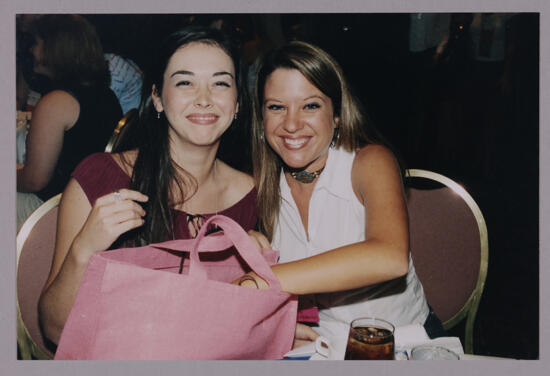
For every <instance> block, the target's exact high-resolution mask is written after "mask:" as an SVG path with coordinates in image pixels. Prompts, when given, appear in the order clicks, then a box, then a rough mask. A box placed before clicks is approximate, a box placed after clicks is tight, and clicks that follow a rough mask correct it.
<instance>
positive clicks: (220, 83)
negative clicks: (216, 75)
mask: <svg viewBox="0 0 550 376" xmlns="http://www.w3.org/2000/svg"><path fill="white" fill-rule="evenodd" d="M214 85H216V86H225V87H231V84H230V83H229V82H225V81H217V82H216V83H215V84H214Z"/></svg>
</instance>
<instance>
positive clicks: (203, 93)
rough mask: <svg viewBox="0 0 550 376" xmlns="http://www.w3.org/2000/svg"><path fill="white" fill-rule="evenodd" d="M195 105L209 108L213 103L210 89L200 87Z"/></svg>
mask: <svg viewBox="0 0 550 376" xmlns="http://www.w3.org/2000/svg"><path fill="white" fill-rule="evenodd" d="M194 105H195V106H197V107H201V108H208V107H210V106H211V105H212V100H211V97H210V90H209V89H208V88H207V87H200V88H199V89H198V92H197V96H196V98H195V102H194Z"/></svg>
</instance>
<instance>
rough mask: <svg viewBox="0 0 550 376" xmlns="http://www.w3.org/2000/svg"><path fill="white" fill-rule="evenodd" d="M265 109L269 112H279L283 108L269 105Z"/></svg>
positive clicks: (277, 105)
mask: <svg viewBox="0 0 550 376" xmlns="http://www.w3.org/2000/svg"><path fill="white" fill-rule="evenodd" d="M266 108H267V109H268V110H269V111H280V110H282V109H283V108H284V107H283V106H281V105H280V104H270V105H269V106H266Z"/></svg>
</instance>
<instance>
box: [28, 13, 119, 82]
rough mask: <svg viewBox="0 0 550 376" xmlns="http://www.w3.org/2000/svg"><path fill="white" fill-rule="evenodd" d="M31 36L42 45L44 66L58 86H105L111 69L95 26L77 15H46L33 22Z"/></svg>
mask: <svg viewBox="0 0 550 376" xmlns="http://www.w3.org/2000/svg"><path fill="white" fill-rule="evenodd" d="M31 34H32V35H34V36H35V37H38V38H40V39H41V40H42V41H43V42H44V45H43V57H42V61H41V63H42V64H43V65H44V66H45V67H47V68H48V69H49V70H50V71H51V72H52V75H53V77H51V78H52V80H53V81H54V82H55V83H61V84H69V85H70V84H74V83H75V82H77V83H80V84H96V85H97V84H104V85H108V84H109V81H110V75H109V68H108V65H107V62H106V61H105V57H104V56H103V49H102V47H101V42H100V40H99V36H98V34H97V32H96V29H95V28H94V26H93V25H92V24H91V23H89V22H88V21H87V20H86V19H85V18H84V17H82V16H79V15H76V14H46V15H42V16H40V17H39V18H37V19H36V20H35V21H33V23H32V25H31Z"/></svg>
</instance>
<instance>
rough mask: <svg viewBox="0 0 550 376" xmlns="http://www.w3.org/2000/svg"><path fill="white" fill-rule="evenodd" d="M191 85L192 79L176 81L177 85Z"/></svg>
mask: <svg viewBox="0 0 550 376" xmlns="http://www.w3.org/2000/svg"><path fill="white" fill-rule="evenodd" d="M189 85H191V81H185V80H184V81H178V82H177V83H176V86H189Z"/></svg>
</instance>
